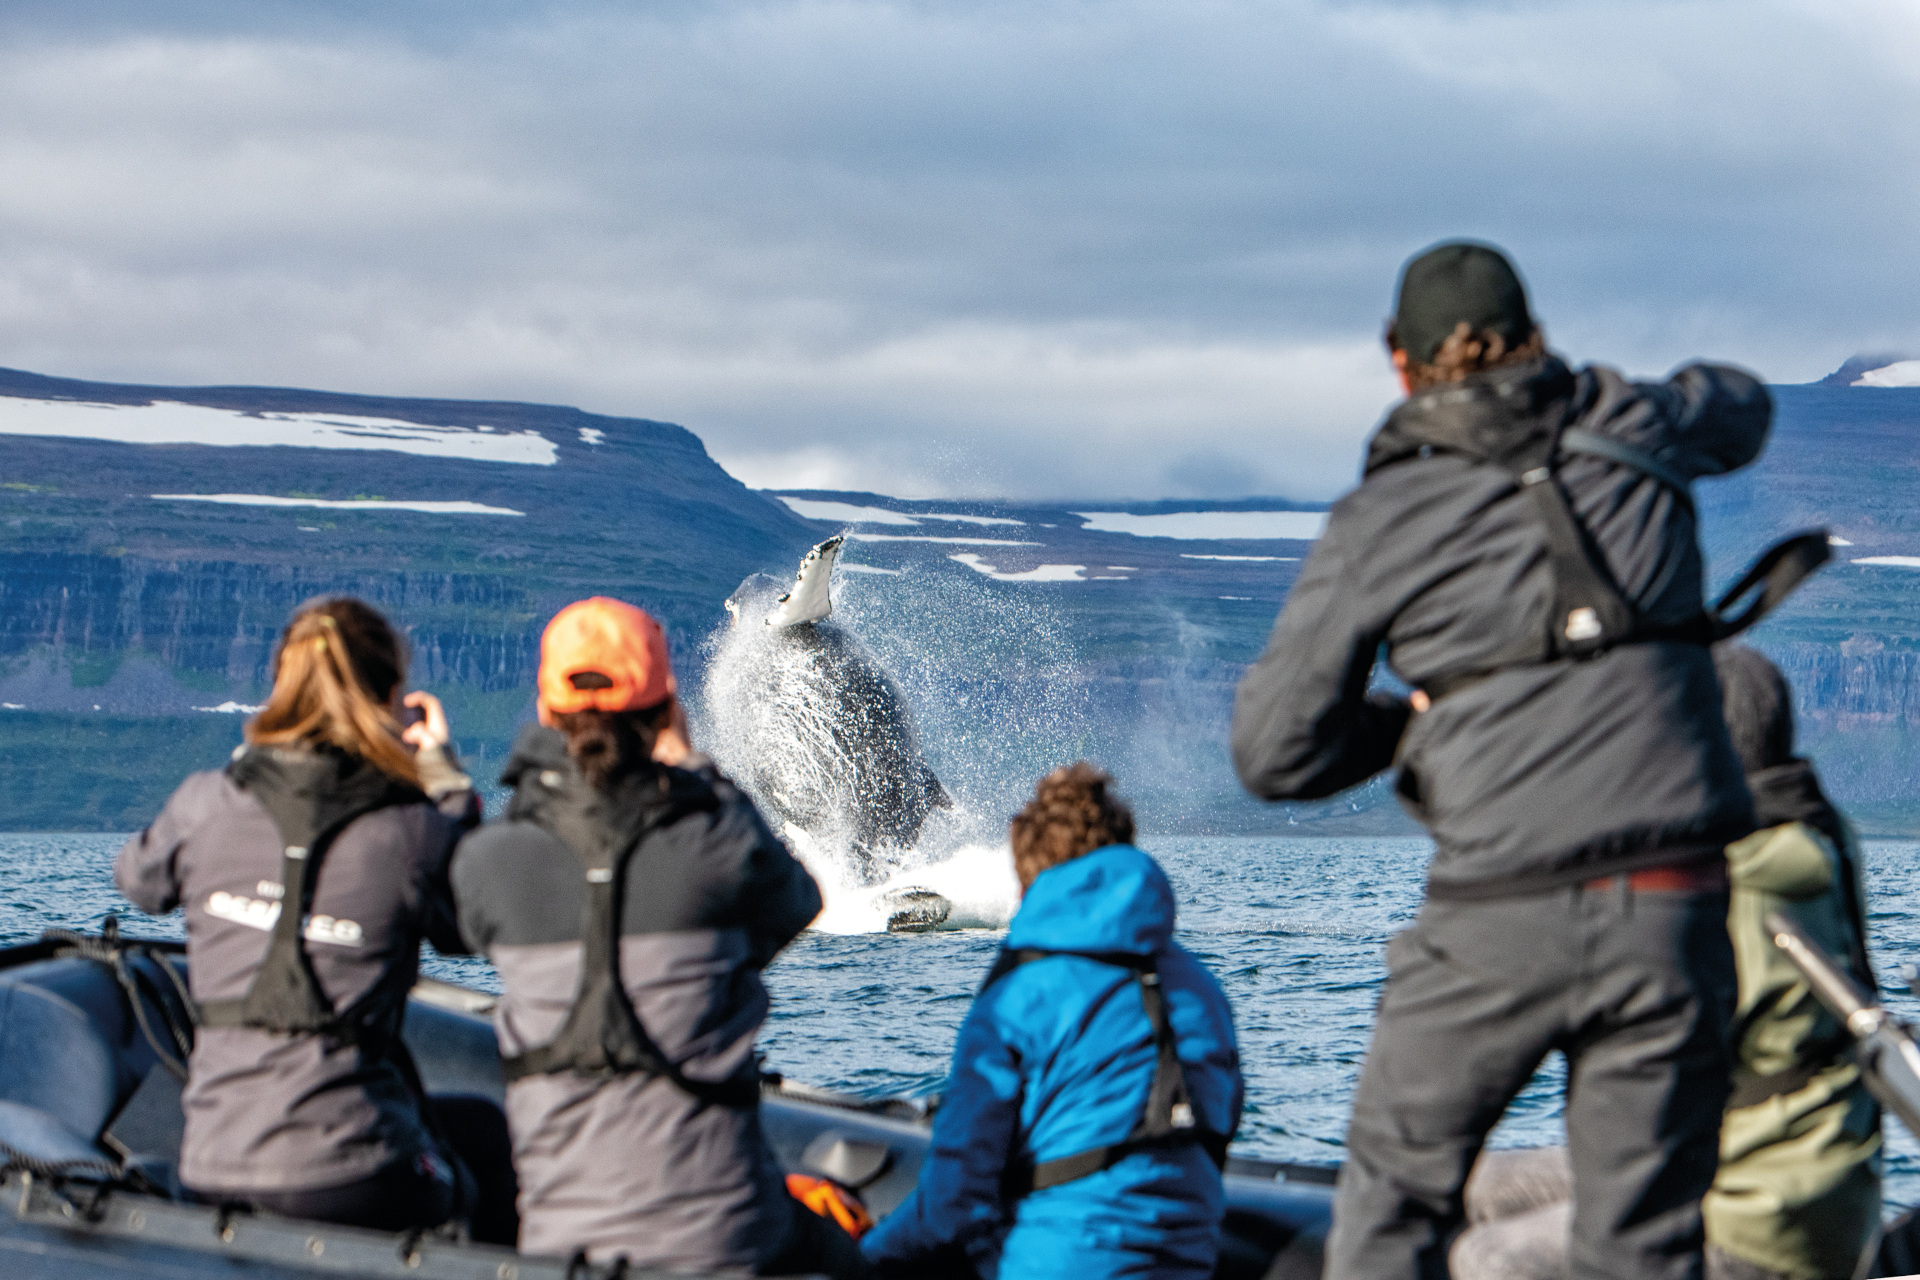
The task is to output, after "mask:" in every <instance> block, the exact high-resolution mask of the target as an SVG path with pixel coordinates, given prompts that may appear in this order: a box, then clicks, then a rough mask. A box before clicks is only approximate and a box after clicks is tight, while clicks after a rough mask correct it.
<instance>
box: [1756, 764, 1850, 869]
mask: <svg viewBox="0 0 1920 1280" xmlns="http://www.w3.org/2000/svg"><path fill="white" fill-rule="evenodd" d="M1747 789H1748V790H1750V791H1752V792H1753V811H1754V816H1755V818H1756V820H1757V821H1758V822H1759V825H1760V826H1761V827H1762V828H1766V827H1777V826H1780V825H1782V824H1783V823H1788V822H1804V823H1806V824H1807V825H1808V826H1810V827H1812V828H1813V829H1814V830H1815V831H1818V832H1819V833H1820V834H1821V835H1823V836H1825V837H1827V839H1829V840H1831V841H1833V843H1834V844H1835V845H1836V846H1839V847H1842V848H1844V847H1845V845H1846V842H1847V837H1846V829H1845V827H1844V826H1843V825H1842V823H1841V821H1840V813H1839V811H1838V810H1836V809H1835V808H1834V807H1833V803H1832V801H1830V800H1828V799H1827V796H1826V792H1824V791H1822V790H1821V789H1820V776H1819V775H1818V774H1816V773H1815V772H1814V771H1813V764H1812V763H1811V762H1810V761H1807V760H1802V759H1797V758H1796V759H1793V760H1789V761H1787V762H1786V763H1785V764H1777V765H1774V766H1772V767H1770V768H1766V769H1761V770H1759V771H1757V772H1754V773H1750V774H1748V775H1747Z"/></svg>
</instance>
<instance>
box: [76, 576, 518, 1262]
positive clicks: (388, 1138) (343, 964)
mask: <svg viewBox="0 0 1920 1280" xmlns="http://www.w3.org/2000/svg"><path fill="white" fill-rule="evenodd" d="M406 667H407V662H406V650H405V648H404V646H403V644H402V642H401V639H400V637H399V636H397V635H396V634H395V633H394V630H393V628H392V627H391V626H390V625H389V624H388V623H387V620H386V619H385V618H383V617H381V616H380V614H379V613H378V612H377V611H375V610H374V609H373V608H371V607H370V606H368V605H366V604H364V603H362V602H361V601H359V600H353V599H347V598H332V599H322V600H316V601H312V602H310V603H308V604H305V605H302V606H301V607H300V608H299V609H298V610H296V611H295V612H294V615H293V617H292V619H291V620H290V621H289V622H288V623H287V626H286V629H285V631H283V632H282V633H281V636H280V643H279V647H278V648H277V649H276V650H275V653H274V658H273V691H272V693H271V694H270V695H269V696H268V698H267V703H266V705H265V706H264V707H262V708H261V710H260V712H259V714H258V715H256V716H255V717H254V718H253V719H252V720H251V721H250V722H249V723H248V724H247V726H246V741H245V743H244V744H243V745H242V746H241V747H240V748H239V749H237V750H236V751H235V752H234V753H233V758H232V759H231V760H230V761H229V762H228V763H227V765H226V766H225V767H224V768H222V769H213V770H208V771H206V772H203V773H195V774H192V775H191V776H189V777H188V778H187V780H186V781H185V782H183V783H181V785H180V788H179V789H178V790H177V791H175V792H174V793H173V796H172V798H170V799H169V800H168V801H167V803H166V806H165V808H163V809H162V810H161V812H160V815H159V817H157V818H156V819H154V822H153V825H151V826H149V827H148V828H147V829H146V830H145V831H142V832H140V833H139V834H138V835H136V836H134V837H133V838H132V839H130V840H128V841H127V843H126V845H125V847H123V848H122V849H121V850H120V854H119V856H118V858H117V859H116V860H115V862H114V882H115V883H116V884H117V885H118V886H119V887H120V890H121V892H122V893H124V894H126V896H127V897H128V898H129V899H131V900H132V901H133V903H134V904H135V905H136V906H138V907H140V908H141V909H142V910H144V911H149V912H154V913H156V914H159V913H165V912H170V911H172V910H173V909H174V908H176V907H184V908H185V909H186V926H187V955H188V960H189V965H190V980H191V983H192V990H193V996H194V999H195V1001H196V1002H197V1003H198V1005H199V1022H200V1026H199V1028H198V1031H197V1034H196V1037H195V1043H194V1048H193V1053H192V1055H191V1058H190V1059H189V1062H188V1079H187V1083H186V1088H185V1093H184V1096H183V1098H182V1105H183V1108H184V1110H185V1113H186V1133H185V1137H184V1139H183V1140H182V1143H181V1155H180V1180H181V1182H182V1184H184V1185H185V1186H186V1187H187V1188H188V1189H190V1190H191V1191H193V1192H194V1193H196V1194H197V1195H199V1196H201V1197H202V1198H204V1199H208V1200H214V1201H219V1202H222V1203H238V1204H245V1205H250V1206H252V1207H253V1208H255V1209H259V1210H263V1211H266V1212H270V1213H277V1214H282V1215H285V1216H289V1217H300V1218H313V1219H318V1220H322V1221H328V1222H337V1223H344V1224H348V1225H353V1226H363V1227H371V1228H375V1229H380V1230H389V1231H398V1230H404V1229H409V1228H416V1227H431V1226H437V1225H439V1224H441V1223H444V1222H447V1221H448V1220H449V1219H452V1218H456V1217H458V1218H461V1219H465V1220H467V1221H469V1223H470V1225H471V1228H472V1230H473V1233H474V1235H475V1237H476V1238H480V1239H494V1240H506V1241H511V1240H512V1239H513V1235H514V1224H513V1222H512V1214H513V1187H512V1182H511V1176H512V1175H511V1166H510V1162H509V1161H508V1159H507V1157H506V1133H505V1122H504V1118H503V1117H502V1116H501V1114H500V1112H499V1109H498V1108H497V1107H494V1106H493V1104H492V1103H490V1102H486V1101H484V1100H481V1099H472V1098H455V1099H431V1100H430V1099H428V1098H427V1097H425V1096H424V1093H423V1091H422V1089H421V1086H420V1083H419V1079H418V1076H417V1075H416V1074H415V1072H414V1070H413V1064H412V1062H411V1060H410V1059H409V1058H408V1056H407V1052H406V1048H405V1046H404V1044H403V1043H402V1041H401V1039H400V1028H401V1020H402V1018H403V1017H404V1015H405V1011H406V1001H407V993H408V991H409V990H410V989H411V988H412V986H413V984H414V981H415V978H416V975H417V972H418V969H419V963H420V943H421V940H422V939H426V940H428V941H431V942H432V943H433V944H434V946H436V947H438V948H440V949H442V950H445V951H453V952H459V951H461V950H463V948H462V946H461V943H460V933H459V928H458V926H457V923H456V921H455V919H454V914H453V899H452V893H451V890H450V888H449V885H448V881H447V867H448V861H449V859H450V858H451V857H452V853H453V848H454V844H455V842H456V841H457V840H458V839H459V838H460V837H461V836H462V835H463V834H464V833H465V832H467V831H469V830H471V829H472V828H473V827H475V826H476V825H477V824H478V823H479V820H480V804H479V800H478V797H477V796H476V795H475V793H474V790H473V784H472V782H471V781H470V780H469V779H468V778H467V777H466V775H465V774H463V773H462V772H461V771H460V766H459V764H458V762H457V761H456V760H455V758H454V754H453V747H452V744H451V741H450V735H449V730H448V727H447V717H446V713H445V711H444V710H443V709H442V708H441V705H440V702H439V700H438V699H436V698H434V697H433V696H432V695H431V694H427V693H419V692H415V693H408V694H407V695H406V696H405V697H404V698H402V697H401V696H400V691H401V689H402V688H403V687H404V685H405V681H406ZM403 707H405V708H411V709H413V710H414V711H415V712H416V713H417V715H418V721H417V723H413V724H410V725H407V726H406V727H404V728H403V727H402V724H401V713H402V708H403ZM456 1144H457V1146H458V1148H459V1149H458V1150H456ZM463 1156H464V1157H465V1158H463Z"/></svg>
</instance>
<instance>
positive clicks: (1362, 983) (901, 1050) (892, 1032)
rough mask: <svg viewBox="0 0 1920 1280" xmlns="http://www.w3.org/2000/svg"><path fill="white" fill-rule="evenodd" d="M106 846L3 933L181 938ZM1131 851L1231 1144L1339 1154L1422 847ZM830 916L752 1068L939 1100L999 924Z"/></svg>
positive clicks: (461, 970) (1542, 1127) (35, 851)
mask: <svg viewBox="0 0 1920 1280" xmlns="http://www.w3.org/2000/svg"><path fill="white" fill-rule="evenodd" d="M120 839H121V838H120V837H118V836H102V835H92V834H87V835H59V834H54V835H37V834H36V835H21V834H13V835H0V941H5V942H17V941H23V940H27V939H31V938H34V937H37V936H38V935H39V933H40V931H41V930H42V929H45V928H47V927H49V926H52V925H66V926H97V925H98V924H99V922H100V921H101V920H102V919H103V918H104V917H105V916H106V915H107V914H108V913H109V912H117V913H119V914H120V915H122V916H123V918H125V919H126V922H127V926H128V929H129V931H130V932H138V933H147V934H152V935H169V936H177V935H178V934H179V931H180V920H179V916H178V915H177V914H176V915H174V916H172V917H169V918H167V919H162V920H154V919H150V918H145V917H141V916H140V915H139V913H137V912H135V911H133V910H132V908H131V907H130V906H129V905H128V904H127V903H126V902H125V900H124V899H122V898H121V897H120V896H119V894H117V893H116V892H115V891H114V889H113V884H112V880H111V876H110V874H109V867H110V864H111V861H112V858H113V853H114V850H115V849H117V848H118V847H119V844H120ZM1140 843H1141V845H1142V847H1144V848H1146V849H1147V850H1148V851H1149V852H1150V853H1152V854H1154V856H1156V857H1157V858H1159V859H1160V861H1161V862H1162V864H1163V865H1165V867H1166V868H1167V872H1168V874H1169V875H1170V876H1171V877H1172V879H1173V883H1174V887H1175V889H1176V891H1177V893H1178V896H1179V910H1180V941H1181V942H1182V944H1184V945H1185V946H1186V947H1187V948H1188V949H1189V950H1191V951H1193V952H1194V953H1195V954H1196V955H1197V956H1199V957H1200V958H1201V959H1202V960H1203V961H1205V962H1206V963H1207V964H1208V965H1210V966H1212V968H1213V970H1214V972H1215V973H1216V974H1217V975H1219V977H1220V980H1221V982H1222V984H1223V985H1224V986H1225V988H1226V991H1227V995H1228V996H1229V998H1230V999H1231V1000H1232V1001H1233V1007H1234V1018H1235V1024H1236V1026H1237V1028H1238V1030H1239V1035H1240V1046H1241V1053H1242V1057H1243V1059H1244V1063H1245V1070H1246V1074H1247V1091H1248V1104H1247V1112H1246V1118H1245V1121H1244V1123H1243V1124H1242V1126H1241V1129H1240V1136H1239V1139H1238V1142H1237V1144H1236V1148H1235V1149H1236V1150H1237V1151H1240V1152H1242V1153H1244V1154H1248V1155H1259V1156H1268V1157H1272V1158H1278V1159H1287V1160H1300V1161H1309V1162H1314V1163H1329V1164H1330V1163H1335V1162H1338V1161H1339V1160H1340V1159H1341V1154H1342V1153H1341V1138H1342V1134H1343V1132H1344V1130H1345V1127H1346V1115H1347V1109H1348V1106H1349V1104H1350V1102H1351V1098H1352V1093H1353V1086H1354V1081H1355V1078H1356V1075H1357V1072H1358V1070H1359V1066H1360V1061H1361V1059H1362V1057H1363V1056H1364V1054H1365V1051H1366V1045H1367V1036H1368V1031H1369V1027H1370V1023H1371V1019H1372V1014H1373V1005H1374V1000H1375V997H1376V994H1377V992H1378V990H1379V986H1380V983H1381V980H1382V978H1383V976H1384V970H1383V967H1382V965H1383V960H1382V953H1383V948H1384V947H1385V944H1386V941H1387V938H1388V937H1389V936H1390V935H1391V934H1392V933H1393V932H1394V931H1395V930H1397V929H1399V928H1401V927H1402V926H1404V925H1405V924H1406V922H1407V921H1409V920H1410V919H1411V918H1412V916H1413V913H1414V911H1415V910H1416V908H1417V907H1418V905H1419V898H1420V886H1421V883H1422V880H1423V877H1424V871H1425V864H1426V857H1427V847H1428V846H1427V844H1426V842H1425V841H1424V840H1417V839H1326V838H1320V839H1285V838H1267V837H1232V838H1225V837H1160V838H1155V837H1151V836H1147V837H1143V838H1142V839H1141V841H1140ZM1004 856H1005V855H1004V851H998V850H987V849H980V848H977V847H976V848H973V849H969V850H966V851H964V853H963V857H962V858H961V859H960V860H958V861H956V863H954V864H951V865H948V866H945V867H941V868H935V869H929V872H928V873H927V875H926V876H925V877H924V878H925V879H928V880H930V881H937V883H938V887H939V888H940V889H941V890H942V891H943V892H947V893H949V894H950V895H954V896H964V894H965V891H966V888H967V886H968V885H969V884H972V885H974V886H975V887H976V892H975V893H974V894H973V897H974V898H975V900H976V901H975V902H974V904H973V909H972V910H971V912H970V915H969V918H974V919H991V918H993V915H994V912H993V910H992V908H991V904H992V903H993V902H994V901H995V900H996V899H998V898H1000V897H1001V896H1002V895H1003V893H1004V886H1005V884H1006V881H1007V874H1006V871H1005V864H1004V862H1003V861H1001V860H1002V859H1003V858H1004ZM1866 857H1867V870H1868V879H1869V893H1870V904H1869V905H1870V909H1871V910H1870V926H1871V931H1872V950H1873V954H1874V959H1875V963H1876V965H1877V967H1878V970H1879V973H1880V975H1881V979H1882V982H1883V983H1884V984H1885V985H1886V986H1887V987H1888V988H1889V994H1888V1004H1889V1006H1890V1007H1891V1008H1893V1009H1894V1010H1895V1011H1896V1012H1898V1013H1900V1014H1901V1015H1902V1016H1905V1017H1909V1018H1916V1019H1920V1000H1917V999H1916V998H1915V997H1914V996H1912V995H1911V994H1909V993H1908V992H1907V991H1906V989H1905V987H1904V985H1903V983H1904V974H1905V971H1906V970H1907V969H1908V968H1909V967H1910V966H1912V965H1915V964H1916V963H1920V842H1909V841H1871V842H1869V843H1868V844H1867V846H1866ZM830 917H831V923H832V925H833V927H835V928H839V929H842V930H851V931H842V932H825V931H811V932H808V933H806V934H804V935H802V936H801V938H800V939H799V940H798V941H796V942H795V943H794V944H793V946H791V947H790V948H788V949H787V951H786V952H785V954H783V955H782V956H781V957H780V958H779V960H777V961H776V962H775V963H774V965H773V967H772V968H771V969H770V970H769V971H768V974H767V979H768V985H769V986H770V988H771V989H772V992H773V1016H772V1018H771V1020H770V1021H769V1023H768V1026H767V1030H766V1034H765V1035H764V1037H763V1038H762V1047H763V1049H764V1050H765V1052H766V1056H767V1061H768V1065H769V1066H770V1067H771V1068H772V1069H774V1070H777V1071H780V1072H782V1073H783V1074H785V1075H787V1076H789V1077H791V1078H793V1079H796V1080H801V1081H805V1082H807V1083H809V1084H815V1085H820V1086H824V1087H826V1088H832V1089H839V1090H843V1091H846V1092H849V1093H856V1094H860V1095H863V1096H867V1097H881V1096H887V1095H895V1094H908V1095H919V1094H925V1093H929V1092H937V1091H938V1090H939V1089H940V1087H941V1084H942V1080H943V1078H944V1076H945V1074H946V1067H947V1055H948V1054H949V1052H950V1051H951V1050H952V1047H953V1039H954V1033H955V1031H956V1030H957V1029H958V1027H959V1025H960V1020H961V1018H962V1017H964V1016H965V1014H966V1011H967V1006H968V1002H969V1001H970V999H971V997H972V995H973V992H974V990H975V988H976V987H977V986H978V985H979V982H980V979H981V977H982V976H983V975H984V974H985V972H986V970H987V968H988V966H989V964H990V963H991V962H992V958H993V953H994V951H995V949H996V948H997V947H998V946H999V942H1000V932H999V931H998V930H996V929H991V928H969V929H960V930H955V931H950V932H941V933H932V934H919V935H889V934H885V933H871V932H860V931H858V929H859V928H860V927H861V917H860V915H859V913H857V912H853V911H851V910H850V909H849V907H848V904H847V903H846V902H844V901H842V902H840V903H838V904H833V903H830ZM1002 918H1004V917H1002ZM427 967H428V970H429V972H432V973H434V974H436V975H437V976H440V977H444V978H448V979H451V980H454V981H462V982H466V983H468V984H470V985H477V986H485V987H489V988H493V987H494V986H495V983H494V981H493V975H492V973H491V971H490V970H489V969H488V967H487V966H486V965H485V964H484V963H482V962H480V961H476V960H471V959H447V958H431V959H430V960H429V962H428V965H427ZM1896 986H1898V987H1899V989H1898V990H1897V991H1894V990H1892V989H1893V988H1895V987H1896ZM1564 1081H1565V1073H1564V1069H1563V1065H1562V1063H1561V1060H1560V1059H1559V1058H1558V1057H1557V1056H1556V1057H1554V1058H1552V1059H1549V1061H1548V1062H1547V1063H1546V1064H1545V1065H1544V1066H1543V1068H1542V1069H1541V1071H1540V1073H1539V1075H1538V1076H1536V1078H1535V1079H1534V1081H1533V1083H1532V1085H1531V1086H1530V1087H1529V1088H1528V1089H1527V1090H1526V1091H1525V1092H1524V1093H1523V1094H1522V1095H1521V1096H1520V1098H1519V1099H1518V1100H1517V1101H1516V1102H1515V1104H1514V1106H1513V1108H1512V1109H1511V1111H1510V1112H1509V1113H1508V1116H1507V1119H1506V1121H1505V1122H1504V1123H1503V1124H1502V1125H1501V1127H1500V1129H1499V1130H1498V1131H1497V1132H1496V1134H1495V1137H1494V1142H1495V1144H1496V1145H1500V1146H1535V1145H1541V1144H1545V1143H1556V1142H1559V1141H1561V1140H1562V1139H1563V1131H1562V1127H1561V1119H1560V1116H1561V1091H1562V1088H1563V1085H1564ZM1887 1129H1888V1136H1889V1160H1888V1187H1887V1193H1888V1194H1887V1199H1888V1202H1889V1204H1890V1205H1900V1206H1905V1205H1909V1204H1913V1203H1916V1202H1920V1143H1916V1142H1915V1140H1914V1139H1913V1137H1912V1135H1910V1134H1908V1133H1907V1132H1906V1131H1905V1130H1904V1129H1903V1128H1902V1127H1901V1126H1900V1124H1899V1123H1898V1122H1897V1121H1889V1123H1888V1125H1887Z"/></svg>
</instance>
